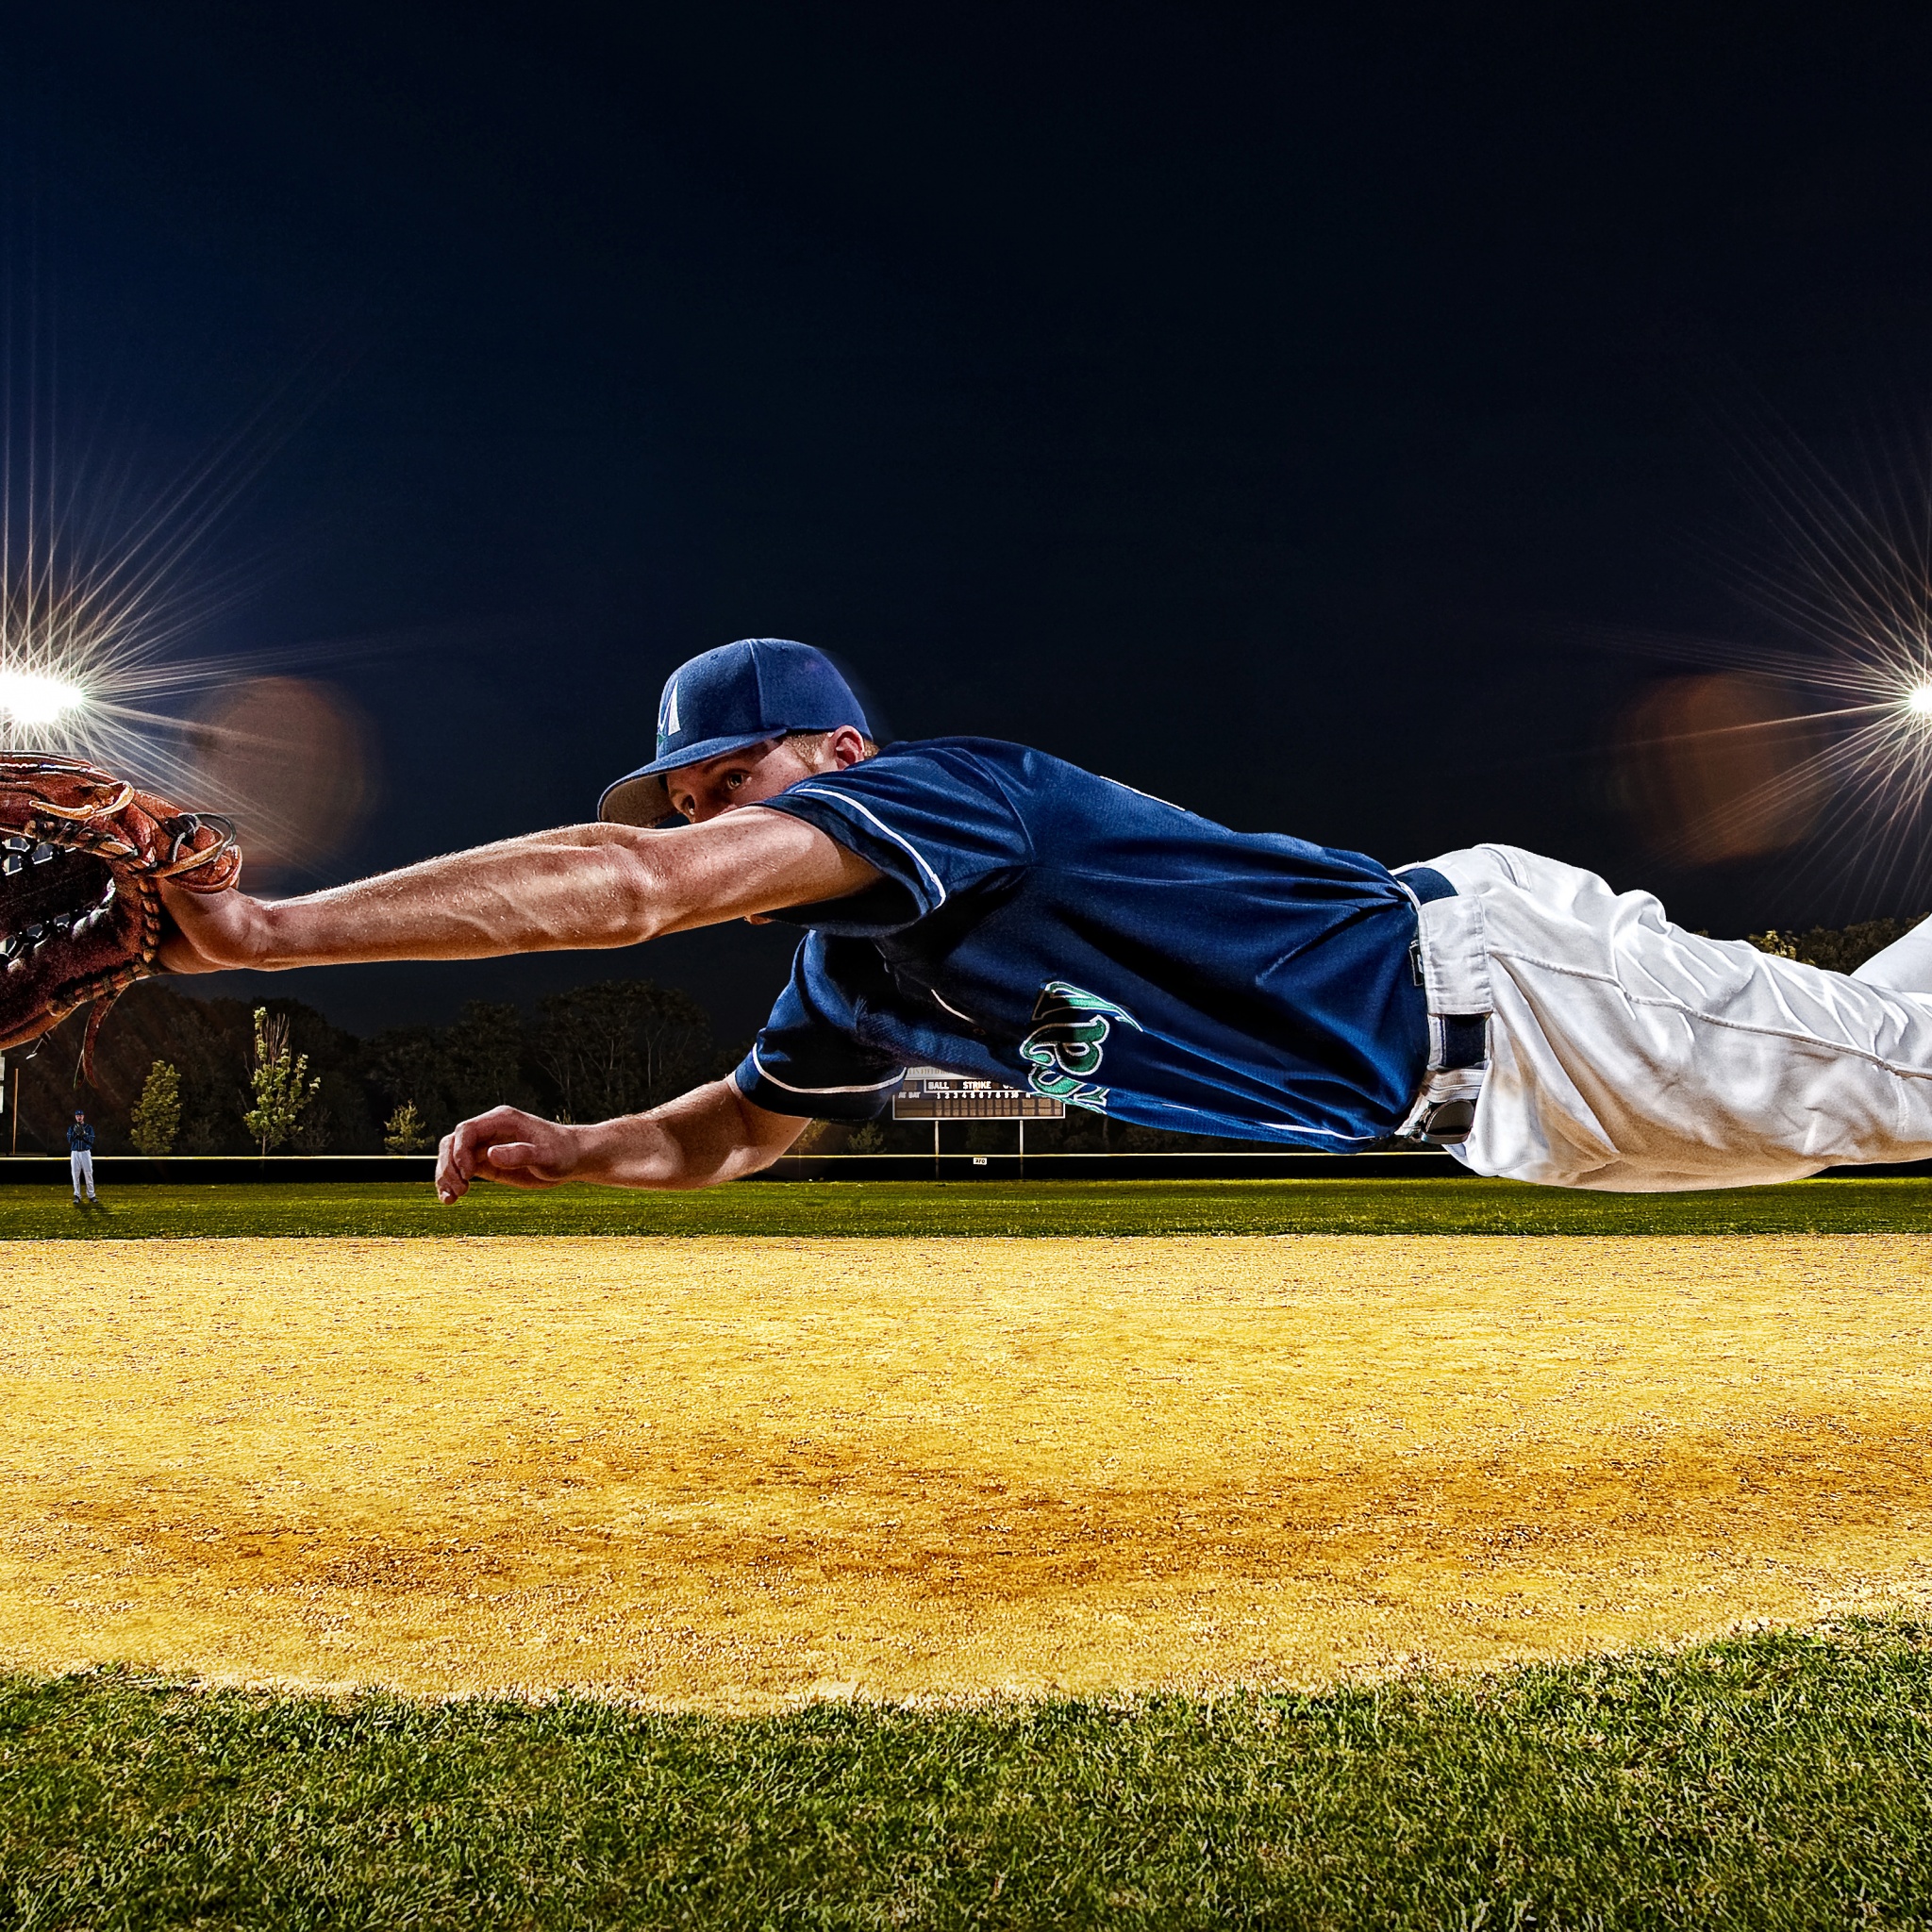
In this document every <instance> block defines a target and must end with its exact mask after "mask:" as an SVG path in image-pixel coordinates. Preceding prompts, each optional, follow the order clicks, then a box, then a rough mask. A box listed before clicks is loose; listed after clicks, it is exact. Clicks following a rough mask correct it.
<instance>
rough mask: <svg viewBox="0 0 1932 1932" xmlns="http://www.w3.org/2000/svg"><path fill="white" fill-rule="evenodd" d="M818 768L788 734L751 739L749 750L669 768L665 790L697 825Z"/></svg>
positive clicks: (770, 794) (771, 794) (774, 792)
mask: <svg viewBox="0 0 1932 1932" xmlns="http://www.w3.org/2000/svg"><path fill="white" fill-rule="evenodd" d="M817 769H818V767H817V766H816V765H815V764H812V763H810V762H808V760H807V759H806V758H805V757H803V756H802V755H801V749H800V747H799V746H798V745H797V744H795V743H794V742H793V741H791V739H787V738H779V739H774V741H772V742H771V743H769V744H755V745H753V746H752V747H751V749H750V750H749V751H728V752H726V753H725V754H724V757H722V758H707V759H706V760H705V762H704V763H703V764H701V765H686V766H685V767H684V768H683V769H682V770H680V771H675V772H672V773H669V774H666V776H665V779H664V790H665V791H666V792H668V793H669V794H670V798H671V808H672V810H673V811H675V812H676V813H677V815H678V816H679V817H680V818H686V819H689V820H690V821H691V824H694V825H701V824H704V823H705V821H706V820H707V819H714V818H716V817H717V816H718V814H719V813H720V812H726V811H730V810H732V809H734V808H736V807H738V806H741V805H757V804H758V802H759V801H760V800H762V799H766V798H775V797H776V796H777V795H778V793H779V792H781V791H784V790H785V788H786V787H787V786H788V785H796V784H797V783H798V781H799V780H800V779H801V778H809V777H810V776H811V774H813V772H814V771H816V770H817Z"/></svg>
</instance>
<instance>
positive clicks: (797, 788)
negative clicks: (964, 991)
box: [791, 785, 965, 1093]
mask: <svg viewBox="0 0 1932 1932" xmlns="http://www.w3.org/2000/svg"><path fill="white" fill-rule="evenodd" d="M791 790H792V792H793V794H794V795H795V796H797V797H799V798H829V799H831V800H832V801H833V802H834V803H835V804H838V805H845V806H850V807H851V808H852V809H853V810H854V811H857V812H864V813H865V816H866V817H867V818H869V819H870V820H871V821H872V822H873V824H874V825H876V826H877V827H878V828H879V830H880V831H882V832H883V833H884V834H885V835H886V837H887V838H889V839H890V840H891V841H892V843H893V844H894V845H896V846H898V847H899V848H900V850H901V851H904V852H908V853H910V854H911V855H912V860H913V863H914V864H915V865H917V866H918V867H919V869H920V871H921V872H923V873H924V874H925V875H926V877H927V878H928V879H929V880H931V882H932V889H933V891H935V892H937V893H938V894H939V895H940V896H939V900H938V902H937V903H936V904H935V905H934V907H933V908H932V909H933V910H934V911H935V912H937V911H938V910H939V909H940V907H941V906H943V905H944V904H945V903H946V889H945V887H944V886H942V885H941V883H940V875H939V874H938V873H936V872H935V871H933V869H932V867H931V866H929V865H928V864H926V862H925V860H924V858H923V857H922V856H921V854H920V852H919V850H918V849H917V847H915V846H913V845H910V844H908V842H907V841H905V840H904V839H902V838H901V837H900V836H899V835H898V833H897V832H895V831H893V829H892V828H891V825H889V824H886V823H885V821H884V820H883V819H881V818H880V817H879V816H878V814H877V813H876V812H874V811H871V810H869V809H868V808H866V807H865V806H862V805H860V804H859V802H858V799H856V798H847V797H846V796H845V794H844V793H843V792H842V791H817V790H815V789H814V788H813V787H812V786H809V785H794V786H793V787H792V788H791ZM947 1010H948V1011H950V1010H951V1008H948V1009H947ZM960 1017H961V1018H962V1019H963V1018H964V1017H965V1015H964V1014H961V1015H960ZM800 1091H810V1090H808V1089H801V1090H800ZM824 1091H826V1092H828V1093H834V1092H837V1091H840V1090H839V1089H837V1088H832V1087H828V1088H826V1089H825V1090H824Z"/></svg>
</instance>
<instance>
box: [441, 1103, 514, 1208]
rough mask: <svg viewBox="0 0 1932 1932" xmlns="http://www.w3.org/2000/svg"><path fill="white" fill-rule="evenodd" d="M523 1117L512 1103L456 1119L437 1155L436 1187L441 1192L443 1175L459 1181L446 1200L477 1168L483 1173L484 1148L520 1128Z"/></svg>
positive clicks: (466, 1184)
mask: <svg viewBox="0 0 1932 1932" xmlns="http://www.w3.org/2000/svg"><path fill="white" fill-rule="evenodd" d="M527 1118H528V1117H527V1116H526V1115H525V1114H522V1113H520V1112H518V1110H517V1109H516V1108H513V1107H493V1108H491V1109H490V1111H489V1112H488V1113H484V1114H478V1115H477V1116H476V1117H475V1119H474V1120H467V1121H460V1122H458V1124H457V1126H456V1128H455V1129H454V1131H453V1132H451V1133H450V1134H448V1135H446V1136H445V1137H444V1139H443V1142H442V1150H441V1152H440V1153H439V1155H438V1158H437V1173H436V1178H437V1191H438V1192H439V1193H441V1192H442V1188H443V1182H444V1179H445V1177H447V1178H448V1179H450V1180H452V1181H455V1182H459V1183H461V1185H460V1186H458V1188H457V1191H456V1193H454V1194H449V1195H446V1196H445V1199H448V1200H455V1199H457V1198H458V1195H460V1194H461V1193H462V1191H463V1189H464V1188H465V1187H467V1186H468V1185H469V1183H470V1182H471V1181H473V1180H475V1178H476V1176H477V1174H478V1172H479V1169H480V1170H481V1171H482V1172H484V1173H485V1174H487V1173H488V1167H487V1164H486V1163H485V1162H484V1150H485V1149H486V1148H488V1147H489V1146H491V1144H492V1143H493V1142H495V1141H504V1140H507V1139H508V1138H510V1136H512V1135H514V1134H516V1133H518V1132H520V1131H521V1130H522V1128H523V1127H524V1125H525V1121H526V1120H527Z"/></svg>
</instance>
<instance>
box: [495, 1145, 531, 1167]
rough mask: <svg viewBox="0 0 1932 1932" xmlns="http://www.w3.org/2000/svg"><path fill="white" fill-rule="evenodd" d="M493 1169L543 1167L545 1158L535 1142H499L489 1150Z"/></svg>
mask: <svg viewBox="0 0 1932 1932" xmlns="http://www.w3.org/2000/svg"><path fill="white" fill-rule="evenodd" d="M486 1158H488V1160H489V1162H490V1164H491V1167H495V1168H505V1167H541V1166H542V1164H543V1158H542V1156H541V1154H540V1153H539V1152H538V1149H537V1143H536V1142H535V1141H495V1142H493V1143H492V1144H491V1147H490V1148H489V1149H488V1150H487V1154H486Z"/></svg>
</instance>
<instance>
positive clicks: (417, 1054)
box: [0, 979, 744, 1154]
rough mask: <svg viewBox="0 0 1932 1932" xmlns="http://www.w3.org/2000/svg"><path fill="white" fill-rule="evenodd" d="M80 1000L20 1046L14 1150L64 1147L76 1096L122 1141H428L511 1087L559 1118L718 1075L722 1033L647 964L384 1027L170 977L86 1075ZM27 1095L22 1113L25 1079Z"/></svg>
mask: <svg viewBox="0 0 1932 1932" xmlns="http://www.w3.org/2000/svg"><path fill="white" fill-rule="evenodd" d="M84 1023H85V1016H84V1015H75V1017H74V1018H73V1019H71V1020H69V1021H68V1022H67V1023H66V1024H64V1025H63V1026H61V1027H59V1028H58V1029H57V1031H56V1032H55V1033H54V1034H52V1035H50V1036H49V1038H48V1039H47V1040H46V1041H43V1042H42V1046H41V1048H40V1050H39V1051H38V1052H37V1053H35V1054H34V1056H33V1058H31V1059H30V1060H28V1059H25V1058H24V1056H23V1055H22V1054H21V1053H20V1052H18V1051H16V1052H15V1053H14V1054H12V1055H11V1056H9V1066H10V1069H11V1071H10V1073H9V1077H8V1096H7V1099H8V1114H7V1115H6V1116H5V1117H4V1119H0V1152H6V1151H9V1150H10V1149H11V1147H12V1146H13V1143H14V1139H15V1135H16V1132H17V1135H18V1146H19V1151H20V1152H21V1153H23V1154H25V1153H29V1152H32V1153H51V1152H58V1151H60V1150H61V1149H63V1148H64V1146H65V1129H66V1124H67V1122H68V1120H69V1119H70V1117H71V1116H72V1113H73V1110H74V1108H76V1107H84V1108H87V1111H88V1114H89V1117H90V1119H91V1120H92V1122H93V1123H94V1125H95V1128H96V1131H97V1133H98V1134H99V1137H100V1138H99V1144H100V1148H101V1151H102V1152H104V1153H127V1152H133V1151H137V1137H139V1141H141V1142H144V1143H145V1146H144V1148H142V1150H141V1151H151V1152H160V1151H163V1146H164V1145H165V1151H167V1152H169V1153H175V1154H259V1153H262V1152H264V1151H267V1152H270V1153H274V1152H286V1153H297V1154H380V1153H383V1152H385V1151H388V1152H416V1151H421V1150H424V1149H426V1148H428V1147H431V1146H433V1145H434V1144H435V1142H436V1141H437V1140H438V1139H439V1138H440V1137H441V1135H443V1134H445V1133H447V1132H448V1131H449V1129H450V1128H451V1127H452V1126H454V1125H455V1124H456V1123H457V1122H458V1121H459V1120H462V1119H463V1118H465V1117H466V1116H467V1115H470V1114H475V1113H481V1112H483V1111H484V1110H485V1109H486V1108H491V1107H494V1106H496V1105H497V1104H498V1103H500V1102H508V1103H509V1104H510V1105H512V1106H516V1107H525V1108H530V1109H531V1110H532V1111H533V1112H538V1113H541V1114H545V1115H547V1116H548V1117H549V1118H551V1119H553V1120H577V1121H589V1120H604V1119H608V1117H610V1116H611V1115H612V1114H619V1113H631V1112H636V1111H638V1110H640V1109H641V1108H648V1107H656V1106H657V1105H658V1104H659V1103H660V1102H661V1101H664V1100H668V1099H670V1098H671V1097H672V1096H673V1095H675V1094H677V1093H681V1092H683V1091H685V1089H687V1088H688V1087H691V1086H692V1085H694V1084H696V1083H697V1082H699V1081H702V1080H707V1079H712V1078H715V1077H716V1076H717V1075H718V1074H722V1073H724V1072H726V1071H728V1070H729V1069H730V1068H731V1067H732V1066H735V1065H736V1064H737V1062H738V1060H739V1059H740V1058H742V1055H743V1051H744V1046H743V1044H738V1045H735V1046H731V1047H721V1046H720V1044H719V1042H718V1041H717V1040H716V1039H715V1038H714V1036H713V1032H712V1027H711V1022H710V1017H709V1015H708V1014H707V1013H706V1011H705V1009H704V1008H702V1007H701V1006H699V1005H698V1003H697V1002H696V1001H695V1000H693V999H692V998H691V996H690V995H689V994H688V993H684V992H680V991H677V989H675V987H666V986H659V985H658V984H657V983H656V982H654V981H652V980H647V979H615V980H605V981H602V982H599V983H597V984H594V985H591V986H584V987H577V988H575V989H573V990H572V991H569V992H562V993H553V994H551V995H550V996H549V997H547V998H545V999H542V1000H540V1001H539V1002H538V1003H537V1006H536V1008H535V1010H534V1011H533V1012H527V1013H526V1012H525V1011H524V1010H523V1009H522V1008H518V1007H514V1006H508V1005H500V1004H496V1003H493V1002H489V1001H481V1000H475V1001H472V1002H470V1003H469V1004H468V1005H466V1006H465V1007H463V1008H461V1010H460V1011H459V1012H458V1014H457V1016H456V1018H455V1019H454V1020H453V1021H452V1022H451V1023H450V1024H448V1025H445V1026H397V1027H391V1028H389V1029H387V1030H385V1031H383V1032H380V1033H377V1034H375V1035H373V1036H371V1037H368V1038H362V1037H358V1035H356V1034H353V1033H350V1032H348V1031H347V1030H346V1029H344V1028H342V1027H340V1026H337V1025H335V1024H332V1023H331V1022H330V1021H329V1020H328V1019H327V1018H326V1017H325V1015H324V1014H322V1013H319V1012H317V1011H316V1010H315V1008H312V1007H308V1006H306V1005H304V1004H302V1003H301V1002H299V1001H295V1000H279V999H277V1000H270V1001H267V1002H265V1003H263V1004H261V1005H260V1006H251V1005H250V1004H249V1003H247V1002H244V1001H241V1000H233V999H197V998H191V997H189V996H187V995H185V994H182V993H179V992H176V991H174V990H173V989H172V988H171V987H169V986H168V985H167V983H166V982H165V981H154V980H150V981H145V982H143V983H142V985H140V986H138V987H135V988H134V989H133V990H132V991H129V992H128V993H126V994H125V995H124V997H123V998H122V1000H121V1002H120V1004H119V1005H118V1006H117V1007H116V1008H115V1009H114V1012H113V1013H112V1015H111V1016H110V1017H109V1019H108V1024H107V1026H106V1027H105V1028H104V1030H103V1033H102V1036H101V1040H100V1042H99V1045H98V1048H97V1051H96V1055H95V1063H94V1078H93V1081H92V1084H91V1085H82V1084H81V1083H80V1082H79V1080H78V1078H77V1058H78V1054H79V1036H80V1028H81V1026H82V1025H83V1024H84ZM15 1075H17V1076H18V1081H17V1087H18V1096H19V1107H18V1113H17V1116H16V1114H15V1112H14V1099H15V1089H16V1079H15Z"/></svg>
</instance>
